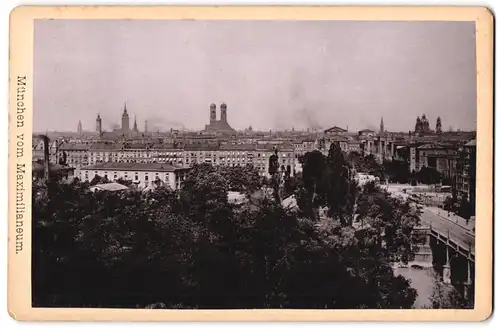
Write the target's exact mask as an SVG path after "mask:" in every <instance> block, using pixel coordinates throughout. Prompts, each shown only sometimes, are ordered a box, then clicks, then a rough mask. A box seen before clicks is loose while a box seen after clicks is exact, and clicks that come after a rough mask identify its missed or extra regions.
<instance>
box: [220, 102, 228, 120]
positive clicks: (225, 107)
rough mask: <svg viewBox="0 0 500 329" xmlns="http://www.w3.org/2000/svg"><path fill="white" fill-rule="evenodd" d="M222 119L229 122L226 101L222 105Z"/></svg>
mask: <svg viewBox="0 0 500 329" xmlns="http://www.w3.org/2000/svg"><path fill="white" fill-rule="evenodd" d="M220 121H222V122H227V105H226V104H225V103H222V104H221V105H220Z"/></svg>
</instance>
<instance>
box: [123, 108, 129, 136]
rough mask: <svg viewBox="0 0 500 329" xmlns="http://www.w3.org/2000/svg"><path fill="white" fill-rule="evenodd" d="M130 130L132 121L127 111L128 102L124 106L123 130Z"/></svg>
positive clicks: (124, 131)
mask: <svg viewBox="0 0 500 329" xmlns="http://www.w3.org/2000/svg"><path fill="white" fill-rule="evenodd" d="M129 131H130V121H129V117H128V113H127V103H125V105H124V106H123V114H122V132H123V133H126V132H129Z"/></svg>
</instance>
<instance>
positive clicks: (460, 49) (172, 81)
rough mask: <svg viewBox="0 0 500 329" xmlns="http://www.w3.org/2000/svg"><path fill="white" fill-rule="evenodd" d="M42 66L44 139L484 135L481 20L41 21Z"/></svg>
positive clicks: (39, 123) (39, 105)
mask: <svg viewBox="0 0 500 329" xmlns="http://www.w3.org/2000/svg"><path fill="white" fill-rule="evenodd" d="M34 58H35V59H34V80H35V81H34V90H35V91H34V92H35V93H34V126H35V127H34V129H35V130H36V131H45V130H76V127H77V124H78V120H81V121H82V125H83V129H84V130H94V129H95V118H96V116H97V114H98V113H100V115H101V117H102V118H103V128H104V129H105V130H109V129H111V128H112V127H113V126H116V125H118V124H120V118H121V113H122V112H123V104H124V103H125V102H126V103H127V109H128V110H129V113H130V114H131V122H130V124H131V126H132V124H133V118H134V115H137V121H138V126H139V129H140V130H142V129H144V120H148V121H149V122H148V126H149V127H150V129H152V128H153V127H156V128H160V129H164V130H166V129H169V128H171V127H173V128H179V127H182V126H184V127H186V128H189V129H203V127H204V125H205V124H206V123H208V120H209V105H210V104H211V103H212V102H213V103H216V104H217V107H218V108H219V105H220V103H222V102H225V103H227V107H228V121H229V123H230V124H231V125H232V126H233V127H234V128H236V129H243V128H245V127H248V126H250V125H251V126H252V127H253V128H254V129H285V128H288V129H290V128H291V127H292V126H295V129H299V128H307V127H311V128H317V127H322V128H328V127H331V126H335V125H337V126H341V127H344V128H345V127H346V126H348V127H349V130H350V131H351V130H353V131H354V130H359V129H364V128H372V129H373V128H377V129H378V127H379V124H380V118H381V117H382V116H383V118H384V123H385V128H386V129H387V130H389V131H408V130H410V129H413V128H414V126H415V119H416V117H417V115H422V114H423V113H425V114H426V115H427V117H428V118H429V119H430V123H431V127H432V128H433V129H434V126H435V122H436V118H437V116H441V120H442V123H443V129H444V130H447V129H448V128H449V126H453V128H455V129H456V128H459V129H463V130H465V129H475V127H476V66H475V61H476V59H475V26H474V23H473V22H359V21H358V22H349V21H194V20H184V21H151V20H39V21H36V23H35V49H34ZM219 116H220V113H219V109H218V113H217V117H219Z"/></svg>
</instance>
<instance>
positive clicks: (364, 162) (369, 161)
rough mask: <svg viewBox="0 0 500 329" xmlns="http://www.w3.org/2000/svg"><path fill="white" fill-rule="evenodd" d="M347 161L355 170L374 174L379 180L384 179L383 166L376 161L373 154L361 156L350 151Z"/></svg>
mask: <svg viewBox="0 0 500 329" xmlns="http://www.w3.org/2000/svg"><path fill="white" fill-rule="evenodd" d="M348 161H349V163H350V165H351V166H352V167H353V168H354V169H355V170H356V171H357V172H361V173H365V174H370V175H374V176H376V177H378V178H380V180H385V173H384V167H383V166H382V165H381V164H380V163H378V162H377V160H376V159H375V156H373V154H369V155H366V156H362V155H361V154H359V153H357V152H351V153H350V154H349V156H348Z"/></svg>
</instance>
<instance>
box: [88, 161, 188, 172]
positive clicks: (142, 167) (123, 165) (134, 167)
mask: <svg viewBox="0 0 500 329" xmlns="http://www.w3.org/2000/svg"><path fill="white" fill-rule="evenodd" d="M182 169H187V168H186V167H180V166H174V165H171V164H166V163H129V162H103V163H97V164H95V165H92V166H88V167H84V168H82V170H110V171H111V170H129V171H164V172H172V171H176V170H182Z"/></svg>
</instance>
